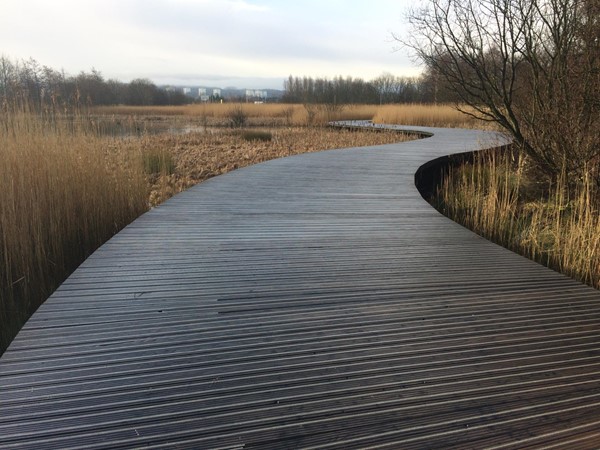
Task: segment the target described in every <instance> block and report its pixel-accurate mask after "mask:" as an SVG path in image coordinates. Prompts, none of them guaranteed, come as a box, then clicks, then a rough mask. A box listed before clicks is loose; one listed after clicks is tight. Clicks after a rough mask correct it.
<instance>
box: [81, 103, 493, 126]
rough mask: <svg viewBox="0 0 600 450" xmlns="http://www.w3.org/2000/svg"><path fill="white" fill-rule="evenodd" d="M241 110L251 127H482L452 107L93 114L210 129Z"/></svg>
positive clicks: (267, 107) (260, 107)
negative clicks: (357, 123) (179, 121)
mask: <svg viewBox="0 0 600 450" xmlns="http://www.w3.org/2000/svg"><path fill="white" fill-rule="evenodd" d="M237 110H241V111H242V113H243V114H244V115H245V116H246V117H247V121H248V122H247V124H248V125H250V126H306V125H325V124H326V123H327V122H330V121H332V120H373V121H374V122H376V123H393V124H401V125H421V126H432V127H462V128H473V127H481V126H482V124H483V123H482V122H481V121H478V120H476V119H474V118H472V117H470V116H468V115H466V114H464V113H462V112H460V111H458V110H457V109H456V108H455V107H454V106H452V105H423V104H398V105H327V104H324V105H317V104H307V105H302V104H284V103H265V104H254V103H205V104H194V105H184V106H100V107H95V108H92V110H91V111H92V113H94V114H98V115H102V116H111V115H114V116H123V117H127V116H130V117H145V118H146V119H148V120H155V121H160V120H165V117H166V118H169V120H172V119H173V118H174V117H177V116H178V117H180V118H184V119H186V120H188V121H189V120H190V119H193V120H194V121H195V122H196V123H201V124H204V125H206V126H222V125H227V123H228V119H229V118H230V117H231V115H232V114H233V113H235V111H237Z"/></svg>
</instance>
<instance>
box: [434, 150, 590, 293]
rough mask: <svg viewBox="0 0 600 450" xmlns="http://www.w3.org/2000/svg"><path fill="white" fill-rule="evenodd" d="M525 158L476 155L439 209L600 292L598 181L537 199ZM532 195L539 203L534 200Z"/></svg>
mask: <svg viewBox="0 0 600 450" xmlns="http://www.w3.org/2000/svg"><path fill="white" fill-rule="evenodd" d="M527 169H528V166H527V160H526V158H525V157H524V156H522V155H516V156H514V155H510V154H505V155H499V154H497V153H495V152H492V153H485V154H477V155H475V157H474V162H473V163H472V164H465V165H463V166H461V167H458V168H454V169H452V170H451V171H450V172H449V174H448V176H446V177H445V178H444V180H443V182H442V184H441V187H440V190H439V192H438V196H437V198H436V199H435V201H434V204H436V206H437V207H438V209H440V211H442V212H443V213H444V214H446V215H448V216H449V217H450V218H452V219H453V220H456V221H457V222H459V223H461V224H463V225H465V226H466V227H467V228H470V229H471V230H473V231H475V232H477V233H479V234H481V235H482V236H484V237H486V238H488V239H490V240H492V241H494V242H497V243H498V244H500V245H503V246H505V247H507V248H510V249H511V250H513V251H515V252H518V253H520V254H522V255H524V256H527V257H529V258H531V259H534V260H536V261H538V262H540V263H542V264H545V265H547V266H549V267H552V268H554V269H556V270H558V271H560V272H562V273H564V274H566V275H569V276H571V277H573V278H576V279H579V280H581V281H583V282H585V283H587V284H589V285H590V286H593V287H595V288H597V289H600V209H599V204H600V202H599V198H598V192H595V191H594V189H593V182H592V181H591V180H590V179H584V180H582V181H581V182H580V183H578V184H577V185H576V186H575V187H571V188H569V187H568V185H567V183H565V181H564V180H560V181H559V182H557V183H556V184H555V185H553V186H552V187H551V188H550V189H549V191H547V192H546V193H545V194H543V195H542V194H541V193H538V194H532V193H531V192H530V191H531V190H532V187H531V186H533V185H534V184H535V183H534V182H533V181H532V179H531V177H532V176H531V174H530V173H529V170H527ZM532 195H535V196H537V197H538V198H537V199H532Z"/></svg>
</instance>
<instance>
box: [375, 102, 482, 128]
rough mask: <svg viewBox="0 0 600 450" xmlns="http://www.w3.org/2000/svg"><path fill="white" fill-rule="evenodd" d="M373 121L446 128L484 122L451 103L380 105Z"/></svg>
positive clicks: (478, 124)
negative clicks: (459, 109)
mask: <svg viewBox="0 0 600 450" xmlns="http://www.w3.org/2000/svg"><path fill="white" fill-rule="evenodd" d="M373 121H374V122H375V123H388V124H400V125H420V126H429V127H448V128H482V127H483V126H484V125H485V123H484V122H481V121H479V120H476V119H474V118H473V117H471V116H468V115H466V114H464V113H462V112H460V111H458V110H457V109H456V108H455V107H454V106H451V105H422V104H403V105H382V106H380V107H378V108H377V112H376V113H375V114H374V116H373Z"/></svg>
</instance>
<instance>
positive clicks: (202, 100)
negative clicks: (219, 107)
mask: <svg viewBox="0 0 600 450" xmlns="http://www.w3.org/2000/svg"><path fill="white" fill-rule="evenodd" d="M209 99H210V97H209V96H208V95H206V94H203V95H201V96H200V101H201V102H207V101H208V100H209Z"/></svg>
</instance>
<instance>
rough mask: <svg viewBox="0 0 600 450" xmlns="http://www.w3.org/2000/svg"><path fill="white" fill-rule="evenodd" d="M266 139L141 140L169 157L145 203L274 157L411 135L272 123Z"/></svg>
mask: <svg viewBox="0 0 600 450" xmlns="http://www.w3.org/2000/svg"><path fill="white" fill-rule="evenodd" d="M270 135H271V138H270V139H269V140H248V139H247V137H246V132H244V131H240V132H238V131H233V130H232V131H227V130H221V131H218V132H207V133H190V134H185V135H173V134H161V135H155V136H146V137H144V138H143V139H142V148H143V149H145V151H150V150H151V149H156V148H161V149H168V150H169V152H170V154H171V155H172V157H173V159H174V161H175V171H174V172H173V173H171V174H165V173H162V174H157V175H156V176H154V177H152V180H151V182H152V189H151V194H150V203H151V204H152V205H157V204H159V203H161V202H163V201H164V200H166V199H167V198H169V197H171V196H172V195H174V194H176V193H178V192H181V191H183V190H185V189H187V188H188V187H190V186H193V185H194V184H197V183H199V182H201V181H204V180H206V179H208V178H212V177H214V176H217V175H220V174H223V173H226V172H229V171H231V170H234V169H238V168H240V167H246V166H249V165H252V164H257V163H259V162H263V161H267V160H270V159H274V158H281V157H284V156H291V155H296V154H299V153H307V152H315V151H320V150H326V149H332V148H344V147H358V146H365V145H379V144H387V143H392V142H400V141H403V140H408V139H414V137H412V136H406V135H403V134H398V133H391V132H373V131H349V130H335V129H329V128H320V127H317V128H304V127H302V128H301V127H296V128H278V129H274V130H271V131H270Z"/></svg>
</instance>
